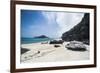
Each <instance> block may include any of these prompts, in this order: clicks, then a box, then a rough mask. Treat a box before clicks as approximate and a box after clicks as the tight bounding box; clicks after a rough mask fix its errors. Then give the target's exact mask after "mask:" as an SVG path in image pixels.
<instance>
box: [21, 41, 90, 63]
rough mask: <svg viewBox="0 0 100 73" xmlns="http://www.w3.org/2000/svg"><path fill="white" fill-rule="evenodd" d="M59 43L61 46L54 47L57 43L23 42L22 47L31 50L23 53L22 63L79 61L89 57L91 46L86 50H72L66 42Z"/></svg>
mask: <svg viewBox="0 0 100 73" xmlns="http://www.w3.org/2000/svg"><path fill="white" fill-rule="evenodd" d="M67 43H68V42H64V43H63V44H58V45H59V47H54V45H55V44H49V43H31V44H22V45H21V47H22V48H26V49H28V50H29V51H27V52H25V53H23V54H21V63H34V62H59V61H78V60H88V59H89V46H88V45H87V50H86V51H72V50H68V49H67V48H65V44H67Z"/></svg>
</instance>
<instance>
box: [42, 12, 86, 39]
mask: <svg viewBox="0 0 100 73" xmlns="http://www.w3.org/2000/svg"><path fill="white" fill-rule="evenodd" d="M42 14H43V16H44V17H45V18H46V20H47V23H48V25H49V26H50V27H55V29H54V28H53V29H52V30H54V31H55V32H56V35H57V36H58V37H60V36H61V35H62V33H64V32H66V31H68V30H70V29H71V28H72V27H74V26H75V25H77V24H78V23H79V22H80V21H81V20H82V18H83V16H84V13H71V12H45V11H44V12H42ZM52 33H53V32H52Z"/></svg>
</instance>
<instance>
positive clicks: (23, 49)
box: [21, 48, 29, 54]
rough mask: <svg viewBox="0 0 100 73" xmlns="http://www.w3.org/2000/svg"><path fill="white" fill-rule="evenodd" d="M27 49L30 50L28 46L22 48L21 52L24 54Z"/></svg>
mask: <svg viewBox="0 0 100 73" xmlns="http://www.w3.org/2000/svg"><path fill="white" fill-rule="evenodd" d="M27 51H29V49H27V48H21V54H23V53H25V52H27Z"/></svg>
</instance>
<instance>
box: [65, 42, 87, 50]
mask: <svg viewBox="0 0 100 73" xmlns="http://www.w3.org/2000/svg"><path fill="white" fill-rule="evenodd" d="M65 47H66V48H68V49H69V50H73V51H86V50H87V49H86V46H85V44H83V43H82V42H79V41H71V42H70V43H68V44H66V45H65Z"/></svg>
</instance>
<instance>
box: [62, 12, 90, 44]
mask: <svg viewBox="0 0 100 73" xmlns="http://www.w3.org/2000/svg"><path fill="white" fill-rule="evenodd" d="M62 40H64V41H73V40H77V41H82V42H84V43H86V44H89V13H85V14H84V17H83V19H82V21H81V22H80V23H78V24H77V25H76V26H74V27H73V28H72V29H70V30H69V31H67V32H65V33H63V34H62Z"/></svg>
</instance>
